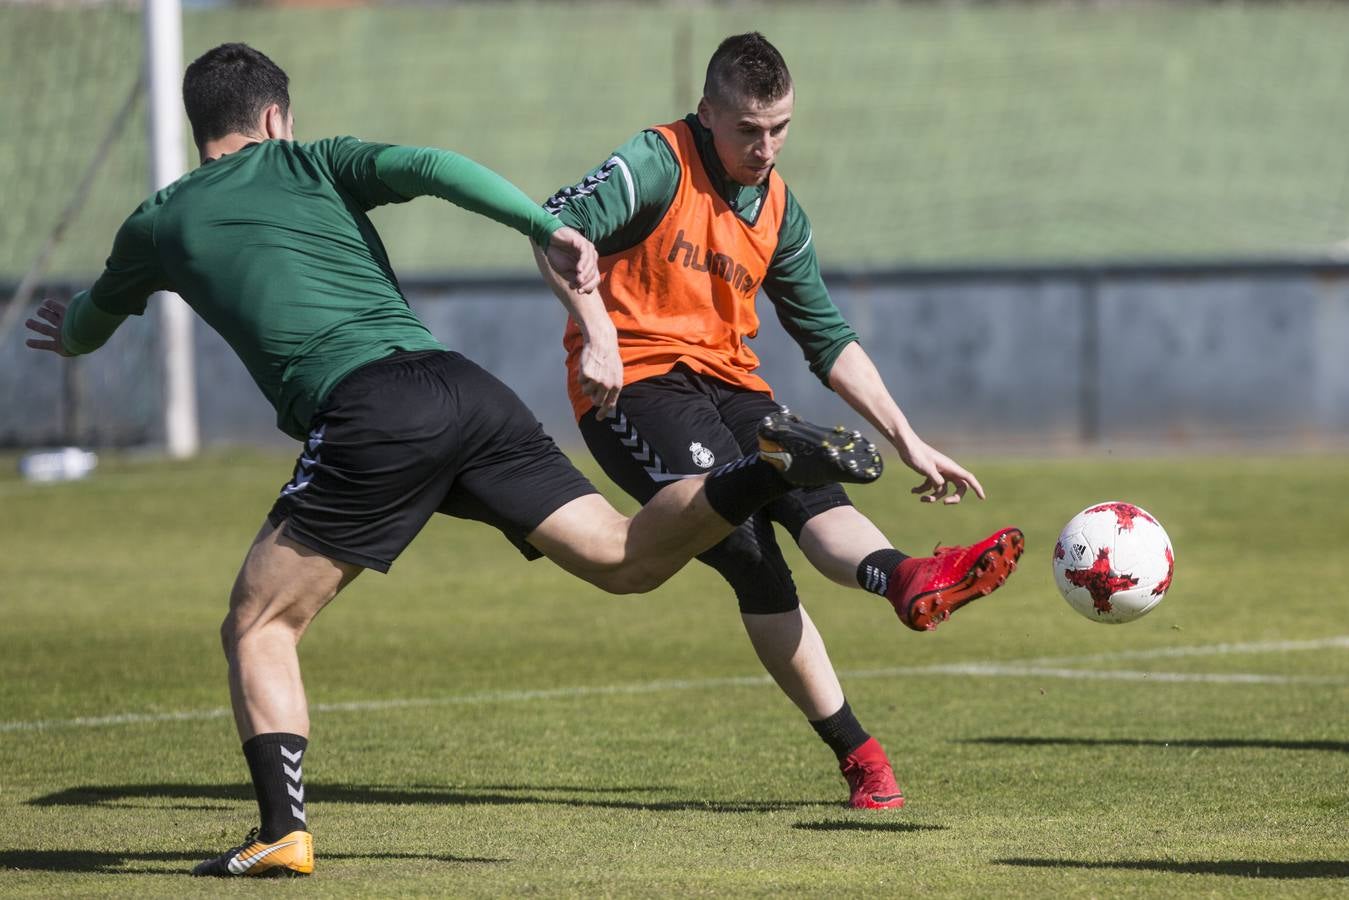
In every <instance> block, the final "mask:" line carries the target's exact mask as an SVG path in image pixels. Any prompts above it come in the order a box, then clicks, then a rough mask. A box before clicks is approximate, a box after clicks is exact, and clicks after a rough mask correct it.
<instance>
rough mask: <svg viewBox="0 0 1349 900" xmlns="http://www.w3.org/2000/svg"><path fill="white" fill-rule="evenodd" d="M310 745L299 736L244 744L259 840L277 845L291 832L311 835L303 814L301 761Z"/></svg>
mask: <svg viewBox="0 0 1349 900" xmlns="http://www.w3.org/2000/svg"><path fill="white" fill-rule="evenodd" d="M308 746H309V742H308V741H306V740H305V739H304V738H302V737H300V736H299V735H298V734H286V733H284V732H275V733H272V734H259V735H257V736H256V737H251V738H249V739H248V740H246V741H244V759H246V760H248V771H249V772H250V773H252V775H253V790H254V791H256V792H257V795H258V810H259V811H260V812H261V813H262V830H261V831H260V832H258V837H259V838H260V839H261V840H264V841H275V840H278V839H280V838H283V837H285V836H286V835H288V834H290V833H291V832H292V831H308V830H309V825H308V823H307V822H306V821H305V812H304V782H303V781H302V777H303V773H302V771H301V763H302V757H303V756H304V751H305V748H306V747H308Z"/></svg>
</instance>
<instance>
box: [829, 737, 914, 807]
mask: <svg viewBox="0 0 1349 900" xmlns="http://www.w3.org/2000/svg"><path fill="white" fill-rule="evenodd" d="M838 767H839V769H841V770H842V771H843V777H844V778H845V779H847V781H848V787H849V789H850V790H851V791H852V798H851V800H850V801H849V803H850V804H851V805H852V807H853V808H854V809H899V808H900V807H901V806H903V805H904V792H903V791H901V790H900V789H899V785H898V784H896V783H895V773H894V770H893V769H891V768H890V760H889V759H888V758H887V757H886V755H885V748H884V747H882V746H881V744H880V741H878V740H876V739H875V738H867V742H866V743H865V744H863V745H862V746H860V747H858V748H857V749H856V750H854V751H853V752H851V753H849V754H848V755H847V756H845V757H844V758H843V761H842V762H840V763H839V764H838Z"/></svg>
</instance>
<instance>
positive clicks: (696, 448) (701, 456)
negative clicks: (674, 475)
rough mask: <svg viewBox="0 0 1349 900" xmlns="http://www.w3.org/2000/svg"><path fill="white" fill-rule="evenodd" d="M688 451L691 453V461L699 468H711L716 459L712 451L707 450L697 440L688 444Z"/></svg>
mask: <svg viewBox="0 0 1349 900" xmlns="http://www.w3.org/2000/svg"><path fill="white" fill-rule="evenodd" d="M689 453H691V454H693V463H694V465H696V466H697V467H698V468H700V469H710V468H712V463H714V462H716V461H717V458H716V456H714V455H713V454H712V451H711V450H708V449H707V448H706V447H704V446H703V445H702V444H700V443H699V442H698V441H694V442H693V443H692V444H689Z"/></svg>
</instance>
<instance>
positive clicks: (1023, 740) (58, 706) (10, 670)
mask: <svg viewBox="0 0 1349 900" xmlns="http://www.w3.org/2000/svg"><path fill="white" fill-rule="evenodd" d="M0 462H6V463H8V461H0ZM972 462H974V463H975V464H976V465H975V469H976V471H977V472H979V474H980V476H981V478H982V480H983V482H984V484H985V486H986V487H987V488H988V489H989V491H990V496H991V498H990V499H989V500H988V501H986V502H984V503H969V504H966V505H963V506H962V507H960V508H958V509H934V508H930V507H926V506H920V505H919V504H918V503H916V502H914V501H913V499H912V498H911V497H909V496H908V494H907V493H906V488H907V487H908V480H907V479H906V478H905V477H904V473H903V472H901V471H900V469H899V467H898V466H895V467H893V468H892V470H891V473H890V475H889V476H888V477H887V479H885V480H884V481H882V482H881V484H879V485H876V486H874V487H871V488H865V489H857V490H856V491H855V492H854V493H855V496H856V497H857V499H858V502H859V505H861V506H862V508H863V509H864V510H865V511H867V512H868V513H869V514H870V515H872V516H873V518H875V519H876V520H877V522H878V523H879V524H881V525H882V527H883V528H885V529H886V530H887V532H889V533H890V534H891V535H892V537H893V538H894V539H895V541H896V543H897V544H898V545H900V546H901V547H907V548H911V549H914V550H921V549H925V548H926V547H929V546H931V544H932V543H933V542H935V541H936V540H938V539H941V540H945V541H955V540H961V539H965V538H968V537H970V536H973V535H975V534H977V533H980V532H983V531H985V530H988V529H991V528H992V527H995V526H998V525H1001V524H1004V523H1008V522H1014V523H1017V524H1020V525H1021V526H1022V527H1023V528H1024V529H1025V531H1026V534H1027V538H1028V543H1029V547H1028V552H1027V557H1026V558H1025V559H1024V561H1023V567H1022V570H1021V571H1020V572H1019V573H1018V574H1017V575H1016V576H1015V577H1014V578H1013V580H1012V581H1011V582H1010V583H1009V585H1008V586H1007V588H1006V589H1005V590H1004V591H1002V592H1000V593H999V594H998V595H995V596H994V597H993V598H990V599H989V600H986V601H982V602H981V603H979V604H976V605H974V606H973V607H971V608H969V609H968V610H965V611H962V612H961V613H960V615H959V616H957V618H956V620H955V621H953V622H951V623H948V624H947V625H945V626H943V627H942V629H941V630H939V631H937V632H936V633H934V634H927V635H919V634H914V633H911V632H908V631H906V630H905V629H903V628H902V627H900V626H899V624H898V623H897V622H896V621H895V619H894V616H893V615H892V613H891V612H890V610H889V608H888V606H887V605H886V604H884V602H883V601H881V600H879V599H878V598H875V597H872V596H870V595H866V594H863V593H862V592H860V591H847V590H843V589H841V588H837V587H832V586H829V585H827V584H826V583H824V582H823V581H822V580H821V579H820V578H818V577H815V576H814V575H813V574H811V573H807V572H804V571H800V570H799V568H798V578H799V583H800V585H801V588H802V591H803V596H804V597H805V598H806V602H807V604H808V606H809V608H810V610H811V612H812V615H813V616H814V617H815V619H816V621H817V622H818V624H819V626H820V629H821V631H822V632H823V634H824V636H825V639H826V642H827V643H828V645H829V647H830V650H831V653H832V656H833V659H834V662H835V664H836V666H837V667H838V668H839V670H840V671H841V672H842V673H843V674H844V682H845V687H846V688H847V690H848V695H849V699H850V701H851V702H852V704H853V706H854V708H855V709H856V710H857V711H858V713H859V716H860V717H861V719H862V721H863V723H864V724H865V725H867V726H868V728H869V729H870V730H871V731H872V732H873V733H874V734H876V735H877V736H878V737H879V738H880V739H881V740H882V741H883V742H884V743H885V744H886V745H887V746H888V748H889V749H890V751H891V754H892V756H893V757H894V758H895V761H896V764H897V765H896V768H897V771H898V775H899V778H900V781H901V783H902V784H903V785H904V787H905V790H906V793H907V795H908V797H909V801H910V802H909V806H908V807H907V808H906V809H904V810H902V811H898V812H895V813H890V812H885V813H863V812H856V811H852V810H848V809H845V808H844V807H843V805H842V803H843V799H844V792H843V783H842V780H841V779H840V778H839V776H838V774H837V772H836V770H835V769H834V763H833V759H832V756H831V755H830V754H829V753H828V751H827V750H826V749H825V748H824V746H823V745H822V744H820V743H819V742H818V741H817V740H816V738H815V736H814V735H813V733H812V732H811V731H810V729H809V728H808V727H807V725H806V724H805V722H804V721H802V720H801V718H800V717H799V715H798V714H797V713H796V711H795V709H794V708H793V707H791V706H790V704H789V703H788V701H787V700H786V699H784V698H783V697H782V696H781V695H780V694H779V693H778V692H777V691H776V689H774V688H772V687H771V686H769V685H767V684H766V683H765V680H764V678H763V677H762V671H761V669H760V667H759V666H758V664H757V662H756V660H755V659H754V657H753V654H752V652H751V650H750V648H749V645H748V642H747V641H746V639H745V638H744V636H743V634H742V633H741V629H740V625H739V621H738V616H737V615H736V611H735V605H734V602H733V600H732V599H731V598H730V596H729V594H728V591H727V590H725V589H724V588H723V587H721V586H720V584H719V583H718V581H717V580H716V578H715V577H714V576H712V574H711V573H710V572H708V571H705V570H703V569H702V568H701V567H697V566H695V567H693V568H690V569H689V570H687V571H685V572H683V573H681V574H680V575H679V576H677V577H676V578H675V579H674V580H673V581H672V582H671V583H669V584H668V585H666V586H665V587H663V588H662V589H660V590H659V591H657V592H655V593H653V594H651V595H647V596H643V597H610V596H606V595H602V594H600V593H599V592H597V591H595V590H593V589H591V588H589V587H587V586H585V585H583V584H581V583H579V582H576V581H573V580H570V579H569V578H568V577H566V576H564V575H563V574H561V573H560V572H559V571H558V570H557V569H556V568H555V567H553V566H552V565H551V564H550V563H548V562H538V563H533V564H525V563H523V562H522V561H520V560H519V558H518V557H517V556H516V555H515V553H514V551H513V550H512V549H511V548H510V547H509V546H508V545H507V544H506V543H505V542H504V541H503V540H501V539H500V537H499V536H498V535H497V534H496V533H495V532H493V531H491V530H489V529H487V528H485V527H483V526H480V525H475V524H471V523H464V522H456V521H451V520H443V519H442V520H438V521H436V522H434V523H433V524H432V525H431V526H430V527H429V528H428V529H427V531H426V532H425V533H424V534H423V535H422V536H421V538H420V539H419V540H418V541H417V543H415V544H414V545H413V547H412V548H411V549H410V550H409V551H408V552H407V553H406V554H405V555H404V557H403V558H402V559H400V560H399V563H398V565H397V566H396V567H395V568H394V571H393V573H392V574H391V575H389V576H387V577H381V576H377V575H367V576H364V577H362V578H361V579H359V580H358V581H357V582H356V583H355V584H354V585H353V587H352V588H351V589H350V590H349V591H348V592H347V593H345V594H344V595H343V596H342V597H340V598H339V599H338V601H337V602H335V603H334V605H333V606H332V607H331V608H330V609H329V610H328V611H327V612H325V613H324V614H323V615H322V616H321V617H320V618H319V620H318V622H317V623H316V625H315V627H314V629H313V630H312V631H311V633H310V635H309V636H308V637H307V639H306V641H305V644H304V646H303V647H302V659H303V662H304V665H305V672H306V678H307V683H308V686H309V692H310V699H311V702H312V703H313V704H314V706H315V710H314V715H313V745H312V749H311V752H310V755H309V756H307V757H306V763H307V764H306V767H305V769H306V772H305V774H306V780H307V782H308V785H309V795H308V800H309V812H310V816H311V823H312V825H313V827H314V830H315V833H316V835H317V849H318V854H319V869H318V873H317V875H316V876H315V877H314V878H312V879H309V880H308V881H306V882H303V883H296V884H292V885H287V886H285V889H286V893H287V895H288V896H310V895H319V896H372V897H374V896H380V897H384V896H415V895H421V896H431V895H456V896H508V895H521V894H534V895H539V896H558V895H571V896H603V895H610V896H674V895H712V894H718V895H740V896H744V895H760V896H768V895H782V894H801V895H816V896H840V897H843V896H847V897H853V896H903V895H915V894H919V893H921V894H923V895H929V896H950V897H991V896H1031V897H1035V896H1046V895H1049V894H1051V893H1053V894H1057V895H1066V896H1098V897H1121V896H1150V897H1172V896H1177V895H1186V896H1222V897H1269V896H1272V895H1282V896H1306V897H1312V896H1325V897H1331V896H1339V897H1342V896H1344V894H1345V891H1346V888H1349V829H1346V827H1345V822H1346V821H1347V820H1349V715H1346V713H1349V620H1347V618H1346V612H1345V611H1346V608H1349V606H1347V604H1349V588H1346V587H1345V585H1346V584H1349V561H1347V560H1349V556H1347V555H1346V554H1345V553H1344V551H1343V548H1342V546H1341V543H1342V538H1343V533H1344V530H1345V526H1346V525H1349V515H1347V514H1346V512H1345V509H1344V506H1343V504H1344V498H1345V497H1346V496H1349V461H1347V460H1346V459H1345V458H1344V457H1285V458H1260V459H1239V458H1234V457H1225V458H1198V457H1189V458H1157V459H1146V460H1139V459H1134V460H1103V459H1093V460H1069V459H1062V460H1041V461H1031V460H1012V461H1002V462H996V463H995V462H988V461H984V462H982V463H980V462H979V461H978V460H973V461H972ZM5 471H6V472H11V471H12V466H10V465H8V464H6V465H5ZM288 476H289V460H288V459H286V458H284V457H277V456H269V455H263V454H240V455H231V456H214V457H210V458H207V459H205V460H202V461H199V462H194V463H190V464H167V463H149V462H143V461H131V460H117V459H110V460H105V463H104V465H103V467H102V468H101V469H100V470H99V471H98V472H97V473H96V476H95V477H94V478H93V479H91V480H89V481H87V482H84V483H78V484H70V485H56V486H48V487H37V486H30V485H26V484H24V483H22V482H19V481H18V480H17V479H16V478H15V477H14V476H12V475H10V474H5V475H0V509H3V511H4V515H3V517H2V518H0V546H3V547H4V551H5V552H4V555H3V559H2V561H0V647H3V652H0V816H3V819H4V821H5V823H6V827H5V828H4V830H3V835H2V836H0V895H3V896H16V897H18V896H23V897H31V896H58V895H59V896H96V895H118V896H138V897H140V896H173V897H184V896H218V895H222V894H229V895H235V896H242V895H261V893H262V892H264V891H266V892H269V893H270V892H272V891H274V890H276V889H277V888H278V887H280V886H278V885H274V884H273V885H265V884H264V885H259V884H257V883H249V884H219V883H214V882H212V883H208V884H202V883H199V882H195V881H192V880H190V879H188V878H187V877H186V876H185V875H184V874H183V873H184V872H185V871H186V870H187V869H189V868H190V867H191V865H192V864H193V863H195V862H196V861H197V860H198V859H200V858H203V857H205V856H206V855H209V854H214V853H216V852H219V851H220V850H221V849H223V848H224V847H226V846H229V845H232V844H233V843H236V842H237V841H238V839H239V838H240V837H241V836H242V834H243V832H244V831H245V830H246V829H247V828H248V827H249V826H250V825H251V824H252V822H253V815H254V808H253V802H252V799H251V789H250V787H249V786H248V783H247V774H246V770H245V768H244V766H243V761H242V757H241V756H240V754H239V753H238V744H237V740H236V738H235V736H234V734H233V730H232V726H231V724H230V721H229V719H228V716H227V714H226V712H225V708H226V706H227V704H228V699H227V693H226V689H225V681H224V664H223V660H222V658H221V656H220V653H219V649H218V645H217V638H216V628H217V625H218V622H219V619H220V617H221V614H222V612H223V608H224V604H225V597H226V592H227V589H228V585H229V583H230V580H231V578H232V576H233V573H234V570H235V567H236V566H237V564H238V561H239V558H240V556H241V555H242V552H243V550H244V548H245V547H246V545H247V543H248V541H249V539H250V538H251V536H252V534H253V532H254V530H255V529H256V527H257V526H258V524H259V523H260V521H261V519H262V516H263V513H264V512H265V510H266V509H267V507H268V505H269V504H270V501H271V498H272V496H273V495H274V493H275V491H276V489H277V488H278V487H279V486H280V485H281V484H282V483H283V482H284V481H285V480H286V479H287V478H288ZM1109 498H1127V499H1130V500H1133V501H1134V502H1137V503H1140V504H1141V505H1143V506H1145V507H1147V508H1148V509H1149V510H1151V511H1152V512H1153V513H1155V514H1157V515H1158V516H1159V518H1161V520H1162V521H1163V523H1164V524H1165V525H1166V526H1167V528H1168V530H1169V531H1170V534H1171V537H1172V539H1173V541H1174V543H1175V547H1176V554H1177V567H1176V582H1175V587H1174V589H1173V590H1172V592H1171V594H1170V596H1168V598H1167V599H1166V601H1165V603H1163V604H1162V605H1161V606H1160V607H1159V608H1158V609H1157V610H1156V611H1154V612H1153V613H1152V614H1150V615H1149V616H1148V617H1147V618H1145V619H1142V620H1140V621H1138V622H1135V623H1133V624H1130V625H1126V626H1120V627H1106V626H1099V625H1093V624H1091V623H1088V622H1087V621H1085V620H1084V619H1081V618H1080V617H1078V616H1077V615H1076V614H1075V613H1073V612H1072V611H1070V610H1069V609H1068V607H1067V606H1066V605H1065V604H1064V603H1063V602H1062V601H1061V600H1060V599H1059V598H1058V596H1057V594H1056V593H1055V591H1054V588H1053V585H1052V581H1051V578H1050V574H1049V555H1050V548H1051V547H1052V546H1053V542H1054V538H1055V537H1056V535H1057V532H1058V528H1059V526H1060V525H1061V524H1062V523H1063V522H1064V521H1066V519H1067V518H1068V517H1069V516H1070V515H1071V514H1072V513H1074V512H1076V511H1077V510H1078V509H1079V508H1081V507H1082V506H1085V505H1086V504H1088V503H1090V502H1093V501H1097V500H1103V499H1109ZM990 664H998V665H999V668H996V669H993V668H989V665H990ZM943 665H947V666H952V667H953V668H950V669H948V670H946V671H943V670H941V669H938V668H934V667H939V666H943ZM981 665H982V666H984V668H983V669H979V668H977V667H978V666H981ZM972 667H973V668H972Z"/></svg>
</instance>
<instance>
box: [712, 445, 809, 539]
mask: <svg viewBox="0 0 1349 900" xmlns="http://www.w3.org/2000/svg"><path fill="white" fill-rule="evenodd" d="M791 489H792V485H791V483H790V482H788V481H787V479H785V478H783V477H782V476H781V475H779V474H778V470H777V469H775V468H773V466H772V465H771V464H769V463H767V462H765V461H764V460H762V459H760V458H759V457H758V456H745V457H742V458H741V459H737V460H736V461H735V462H733V463H727V464H726V465H724V466H722V467H720V468H717V469H713V470H712V471H711V472H709V473H708V475H707V481H706V482H705V483H704V485H703V490H704V491H706V492H707V502H708V504H709V505H710V506H711V507H712V509H713V511H715V512H716V514H717V515H719V516H721V517H722V518H723V519H725V520H726V521H727V522H730V523H731V524H732V525H739V524H740V523H741V522H743V521H745V520H746V519H748V518H749V517H750V516H752V515H754V511H755V510H756V509H758V508H759V507H761V506H763V505H764V504H765V503H768V502H769V501H771V500H776V499H777V498H778V497H781V496H782V495H783V494H786V493H787V492H788V491H790V490H791Z"/></svg>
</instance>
